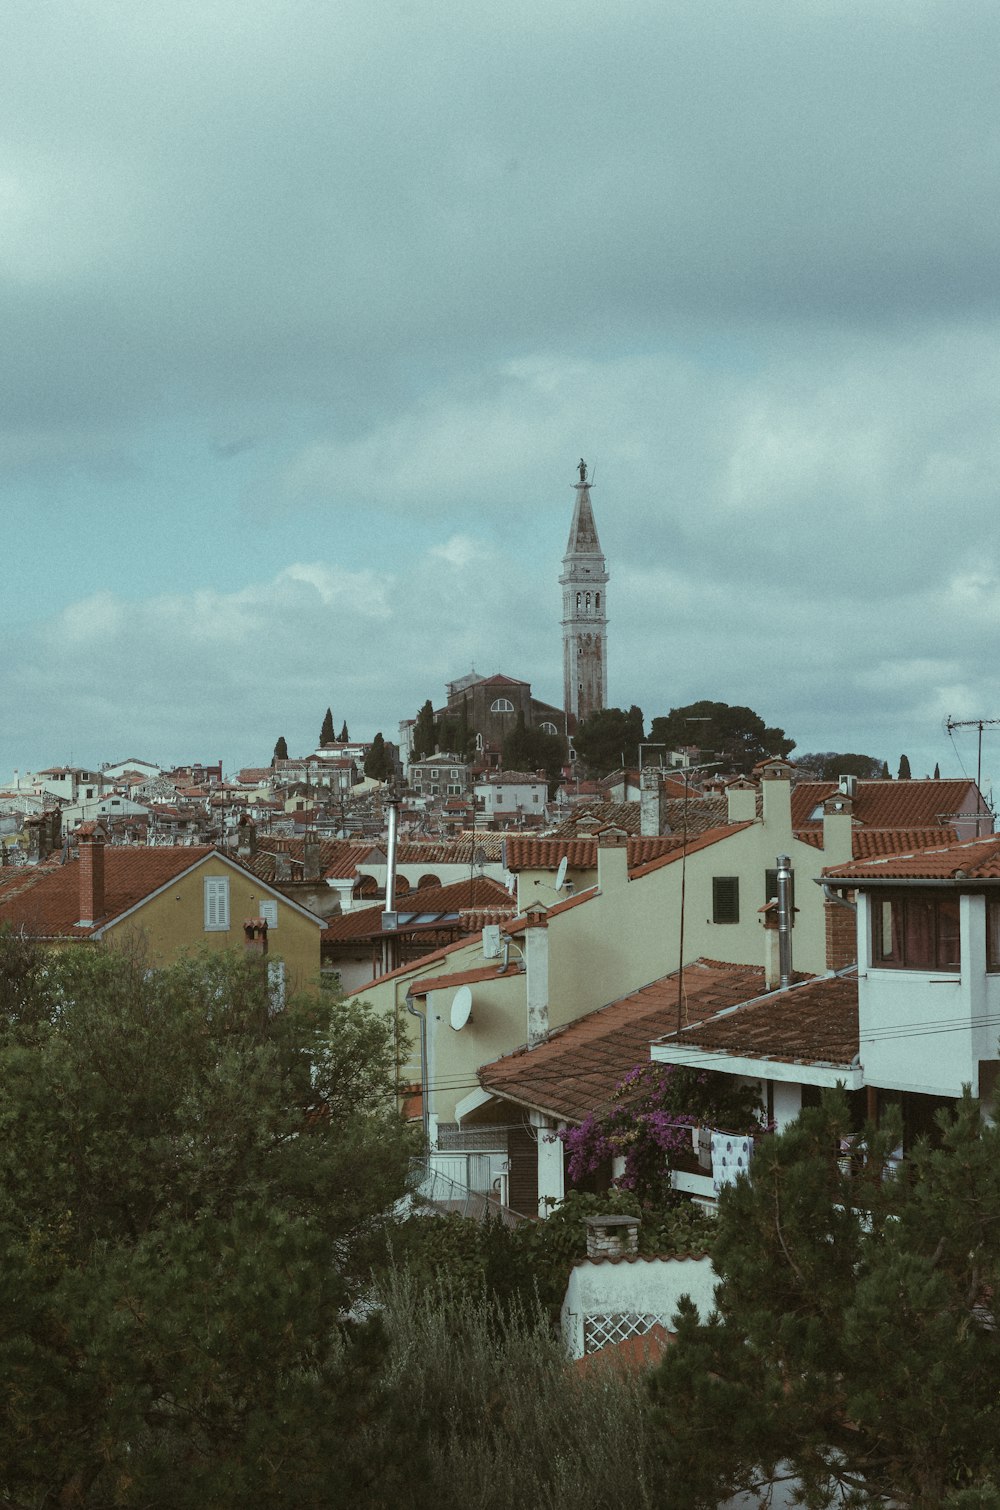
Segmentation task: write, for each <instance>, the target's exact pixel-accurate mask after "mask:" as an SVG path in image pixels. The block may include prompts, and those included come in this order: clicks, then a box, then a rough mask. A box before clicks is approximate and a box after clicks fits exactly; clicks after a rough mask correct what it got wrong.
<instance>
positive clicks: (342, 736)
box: [337, 718, 351, 745]
mask: <svg viewBox="0 0 1000 1510" xmlns="http://www.w3.org/2000/svg"><path fill="white" fill-rule="evenodd" d="M350 737H351V736H350V735H349V734H348V732H347V719H346V718H345V719H344V723H343V727H342V728H341V731H340V733H339V734H338V736H337V742H338V744H342V745H346V743H347V741H348V740H349V739H350Z"/></svg>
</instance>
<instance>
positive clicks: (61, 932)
mask: <svg viewBox="0 0 1000 1510" xmlns="http://www.w3.org/2000/svg"><path fill="white" fill-rule="evenodd" d="M214 852H215V851H214V850H213V849H212V846H211V845H157V846H154V847H152V848H143V847H139V846H131V845H121V846H118V845H108V846H105V849H104V914H103V916H102V917H101V918H98V919H97V921H96V922H95V923H94V924H93V925H92V926H90V927H87V928H78V927H77V926H76V923H77V919H78V918H79V916H80V861H79V859H71V860H68V861H67V863H66V864H65V865H62V864H60V863H59V862H58V861H56V862H55V863H54V864H45V865H38V866H32V867H23V868H20V869H19V870H18V871H17V872H16V876H15V883H14V884H13V885H12V884H11V883H10V882H9V881H7V880H3V881H0V924H3V923H9V924H10V925H11V927H13V928H23V929H24V930H25V932H26V933H27V934H28V935H29V936H30V937H33V938H87V937H89V936H90V935H91V934H93V933H95V932H97V931H98V930H99V929H101V928H105V927H107V925H108V924H109V923H110V922H111V921H112V920H113V919H114V918H117V917H120V916H121V914H122V913H123V912H127V911H128V910H129V908H131V907H135V906H136V905H137V904H138V903H139V902H141V901H142V900H143V898H145V897H148V896H149V895H150V894H151V893H152V892H154V891H157V890H158V889H159V888H160V887H161V886H166V885H167V884H168V883H169V882H170V881H172V880H175V879H176V878H177V877H178V876H180V875H182V874H183V873H184V871H186V870H189V869H190V868H191V866H193V865H196V864H197V863H198V861H199V860H203V859H205V858H206V856H208V855H211V854H213V853H214ZM25 870H27V871H28V872H29V878H27V879H26V878H25V877H24V871H25Z"/></svg>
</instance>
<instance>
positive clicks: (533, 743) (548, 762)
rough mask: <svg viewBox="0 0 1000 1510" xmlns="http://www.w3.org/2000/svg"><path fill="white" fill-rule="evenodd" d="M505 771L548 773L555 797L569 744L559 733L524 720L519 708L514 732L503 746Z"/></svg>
mask: <svg viewBox="0 0 1000 1510" xmlns="http://www.w3.org/2000/svg"><path fill="white" fill-rule="evenodd" d="M502 757H503V764H504V769H505V770H508V771H544V772H545V774H546V776H547V777H548V781H549V796H550V797H551V796H554V794H555V788H556V787H557V786H558V784H559V780H560V777H561V775H562V768H563V765H564V764H565V761H566V741H565V740H564V739H563V738H562V736H561V735H559V734H545V733H543V731H542V730H541V729H532V728H529V727H528V725H527V724H526V723H525V721H524V709H523V708H519V709H518V712H517V719H516V721H515V724H514V727H513V729H511V731H510V733H509V734H508V735H507V737H506V738H505V740H504V742H503V746H502Z"/></svg>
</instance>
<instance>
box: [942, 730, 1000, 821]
mask: <svg viewBox="0 0 1000 1510" xmlns="http://www.w3.org/2000/svg"><path fill="white" fill-rule="evenodd" d="M990 724H1000V718H951V717H950V716H949V717H948V718H946V719H945V721H944V726H945V728H946V730H947V731H948V733H949V734H952V743H953V744H954V736H953V730H955V729H978V730H979V740H978V748H977V752H976V792H977V793H978V796H979V800H980V802H982V800H983V730H984V729H985V728H986V727H987V726H988V725H990ZM976 838H977V839H978V838H979V818H978V815H977V817H976Z"/></svg>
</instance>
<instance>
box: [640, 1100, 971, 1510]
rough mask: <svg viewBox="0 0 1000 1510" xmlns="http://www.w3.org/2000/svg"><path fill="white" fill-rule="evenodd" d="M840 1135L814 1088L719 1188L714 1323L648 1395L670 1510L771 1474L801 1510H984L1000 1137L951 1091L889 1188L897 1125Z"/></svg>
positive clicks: (833, 1106) (686, 1344)
mask: <svg viewBox="0 0 1000 1510" xmlns="http://www.w3.org/2000/svg"><path fill="white" fill-rule="evenodd" d="M853 1126H854V1125H853V1124H852V1120H851V1117H850V1114H849V1109H848V1105H847V1101H846V1098H845V1097H844V1096H843V1095H842V1094H840V1093H830V1094H828V1095H827V1097H826V1098H825V1099H824V1103H823V1105H822V1106H821V1107H819V1108H814V1109H809V1110H805V1111H803V1113H802V1115H801V1117H800V1118H799V1120H798V1122H796V1123H794V1124H793V1125H792V1126H791V1127H790V1128H788V1129H787V1130H786V1131H785V1132H784V1133H783V1134H781V1135H780V1136H777V1137H774V1138H772V1139H768V1140H766V1141H765V1142H764V1144H763V1145H761V1146H759V1147H758V1150H757V1153H756V1155H755V1158H754V1164H753V1179H752V1182H751V1181H747V1180H740V1181H739V1182H738V1183H737V1184H736V1185H735V1186H732V1187H729V1188H728V1189H726V1190H724V1191H723V1193H722V1197H721V1199H720V1202H719V1216H718V1229H717V1238H716V1242H715V1245H714V1249H713V1260H714V1263H715V1267H716V1269H717V1270H718V1272H719V1275H720V1277H721V1284H720V1286H719V1288H718V1290H717V1292H716V1304H717V1307H718V1314H717V1315H716V1316H715V1317H714V1318H711V1319H710V1320H709V1321H708V1322H707V1323H701V1322H700V1321H699V1320H698V1318H697V1315H696V1313H694V1311H693V1309H692V1307H691V1306H690V1304H689V1303H688V1304H687V1305H686V1306H685V1307H684V1308H683V1311H682V1315H681V1316H680V1318H679V1321H678V1335H679V1341H678V1344H677V1346H676V1347H674V1348H673V1349H671V1350H670V1353H669V1354H668V1356H667V1357H666V1359H665V1361H664V1364H663V1366H662V1368H661V1369H660V1370H659V1372H658V1375H657V1377H656V1383H655V1388H656V1395H657V1400H658V1402H659V1409H660V1418H661V1425H662V1431H661V1437H660V1441H661V1445H662V1448H663V1451H664V1454H665V1457H666V1459H667V1461H668V1464H669V1467H670V1469H671V1471H672V1473H673V1475H674V1476H675V1488H676V1496H677V1498H676V1504H677V1505H678V1506H679V1505H684V1506H685V1507H690V1510H715V1507H716V1506H717V1505H718V1504H719V1502H720V1500H722V1499H724V1498H725V1497H726V1496H727V1495H729V1494H731V1493H733V1492H734V1490H735V1489H737V1488H750V1487H751V1486H753V1485H754V1484H759V1483H760V1482H761V1480H762V1477H763V1478H767V1477H769V1476H770V1474H771V1472H772V1470H773V1469H774V1468H775V1465H777V1464H779V1463H784V1464H785V1465H786V1466H787V1469H788V1470H789V1471H791V1472H792V1473H794V1475H795V1476H796V1478H797V1479H798V1481H799V1484H800V1486H801V1488H802V1489H803V1490H804V1492H805V1493H806V1494H807V1495H808V1496H809V1497H808V1499H807V1500H806V1503H807V1504H809V1505H810V1506H816V1507H820V1506H827V1505H833V1504H836V1505H838V1506H839V1505H842V1504H857V1505H874V1504H892V1505H894V1506H899V1507H901V1510H902V1507H909V1510H943V1507H949V1510H951V1507H954V1510H959V1507H960V1506H961V1507H969V1510H971V1507H972V1506H979V1507H981V1510H985V1507H986V1506H990V1507H994V1510H995V1507H996V1506H997V1505H998V1504H1000V1494H998V1485H1000V1476H998V1472H1000V1347H998V1344H997V1334H996V1328H995V1305H996V1297H997V1295H998V1294H1000V1222H998V1220H997V1216H998V1213H1000V1130H998V1129H997V1128H996V1127H995V1126H993V1125H992V1124H988V1123H986V1122H985V1121H984V1119H983V1118H982V1116H981V1114H980V1110H979V1106H978V1103H976V1102H975V1101H973V1100H971V1099H969V1098H966V1099H964V1100H963V1101H962V1102H961V1103H960V1104H959V1106H958V1108H957V1111H956V1113H955V1114H954V1115H950V1114H946V1113H943V1114H941V1118H940V1125H939V1130H940V1141H939V1145H938V1146H932V1144H931V1143H930V1142H929V1141H926V1140H925V1141H923V1142H921V1143H918V1145H917V1146H916V1148H915V1150H914V1151H913V1153H912V1155H910V1156H909V1157H908V1159H907V1163H906V1165H905V1166H904V1173H903V1175H902V1176H900V1177H895V1178H894V1177H891V1176H887V1175H886V1174H885V1161H886V1158H887V1155H888V1153H889V1151H890V1150H891V1148H892V1147H893V1146H894V1144H895V1142H896V1140H897V1139H898V1137H899V1122H898V1118H894V1117H892V1116H891V1115H890V1116H889V1118H888V1120H887V1123H886V1125H885V1126H884V1127H883V1128H882V1129H881V1130H876V1129H875V1128H873V1127H871V1126H869V1127H866V1128H865V1129H864V1130H863V1131H862V1132H861V1133H860V1134H858V1135H855V1134H854V1131H853ZM852 1140H853V1141H852ZM838 1150H839V1152H840V1156H839V1157H838ZM709 1442H710V1444H711V1450H710V1451H709V1450H707V1448H708V1443H709ZM842 1495H843V1496H844V1497H843V1498H842V1497H841V1496H842ZM851 1496H854V1497H851ZM669 1503H670V1505H671V1506H672V1505H673V1504H674V1503H675V1500H674V1499H671V1500H670V1501H669Z"/></svg>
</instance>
